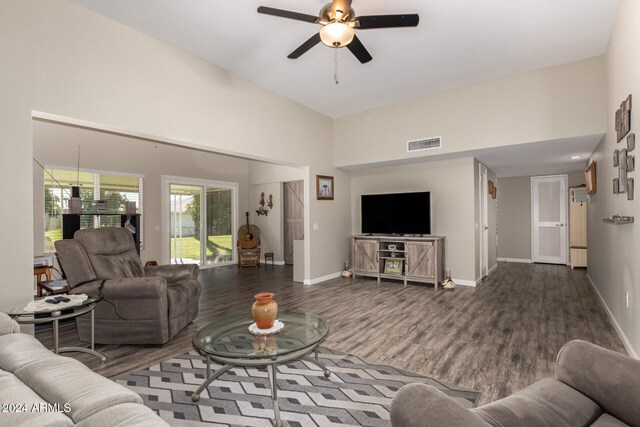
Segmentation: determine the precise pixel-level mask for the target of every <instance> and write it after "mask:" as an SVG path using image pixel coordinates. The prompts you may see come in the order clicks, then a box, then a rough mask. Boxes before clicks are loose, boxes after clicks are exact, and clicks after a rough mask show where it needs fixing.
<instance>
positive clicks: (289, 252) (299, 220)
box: [282, 180, 304, 264]
mask: <svg viewBox="0 0 640 427" xmlns="http://www.w3.org/2000/svg"><path fill="white" fill-rule="evenodd" d="M282 199H283V211H284V215H283V222H284V232H283V234H284V236H283V240H284V263H285V264H293V242H294V240H304V181H302V180H301V181H289V182H285V183H284V184H283V189H282Z"/></svg>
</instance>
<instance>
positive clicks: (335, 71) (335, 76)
mask: <svg viewBox="0 0 640 427" xmlns="http://www.w3.org/2000/svg"><path fill="white" fill-rule="evenodd" d="M333 81H335V82H336V84H339V83H340V81H339V80H338V49H337V48H335V47H334V48H333Z"/></svg>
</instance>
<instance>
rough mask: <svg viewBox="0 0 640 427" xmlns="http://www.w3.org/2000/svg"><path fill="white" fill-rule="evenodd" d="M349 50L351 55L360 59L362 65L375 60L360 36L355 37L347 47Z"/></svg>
mask: <svg viewBox="0 0 640 427" xmlns="http://www.w3.org/2000/svg"><path fill="white" fill-rule="evenodd" d="M347 49H349V50H350V51H351V53H353V55H354V56H355V57H356V58H358V61H360V63H362V64H366V63H367V62H369V61H371V60H372V59H373V57H372V56H371V54H369V51H367V48H366V47H364V45H363V44H362V42H361V41H360V39H359V38H358V36H353V40H352V41H351V43H349V44H348V45H347Z"/></svg>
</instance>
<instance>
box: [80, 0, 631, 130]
mask: <svg viewBox="0 0 640 427" xmlns="http://www.w3.org/2000/svg"><path fill="white" fill-rule="evenodd" d="M72 1H74V2H75V3H78V4H80V5H83V6H85V7H87V8H90V9H93V10H94V11H96V12H98V13H100V14H103V15H105V16H107V17H109V18H112V19H114V20H116V21H119V22H121V23H123V24H125V25H128V26H130V27H132V28H134V29H137V30H139V31H141V32H143V33H146V34H148V35H150V36H152V37H154V38H156V39H159V40H161V41H163V42H166V43H168V44H170V45H173V46H175V47H177V48H179V49H181V50H184V51H186V52H188V53H191V54H193V55H195V56H197V57H199V58H201V59H203V60H205V61H208V62H210V63H211V64H214V65H216V66H218V67H221V68H223V69H226V70H228V71H230V72H232V73H234V74H237V75H240V76H242V77H244V78H246V79H247V80H249V81H252V82H255V83H256V84H258V85H260V86H262V87H264V88H266V89H268V90H271V91H273V92H275V93H278V94H280V95H283V96H285V97H287V98H290V99H292V100H294V101H296V102H298V103H300V104H302V105H305V106H307V107H309V108H311V109H314V110H316V111H318V112H321V113H323V114H326V115H328V116H330V117H343V116H345V115H349V114H352V113H356V112H360V111H365V110H369V109H372V108H376V107H381V106H385V105H390V104H393V103H397V102H400V101H403V100H409V99H414V98H417V97H423V96H428V95H432V94H435V93H441V92H444V91H448V90H452V89H457V88H461V87H465V86H470V85H473V84H477V83H482V82H486V81H491V80H496V79H500V78H504V77H509V76H512V75H516V74H520V73H524V72H527V71H533V70H537V69H541V68H546V67H550V66H553V65H558V64H562V63H568V62H573V61H577V60H580V59H585V58H589V57H594V56H599V55H602V54H604V53H605V52H606V49H607V44H608V41H609V37H610V35H611V31H612V28H613V25H614V21H615V16H616V12H617V9H618V6H619V4H620V0H562V1H558V0H482V1H479V0H397V1H393V2H391V1H383V0H366V1H365V0H354V1H353V4H352V7H353V9H354V10H355V12H356V14H357V15H377V14H399V13H418V14H419V15H420V24H419V25H418V27H416V28H393V29H376V30H358V31H357V35H358V37H359V38H360V40H361V41H362V42H363V44H364V45H365V46H366V47H367V49H368V50H369V52H370V53H371V55H372V56H373V60H372V61H371V62H369V63H367V64H364V65H363V64H360V63H359V62H358V61H357V60H356V59H355V58H354V57H353V55H351V53H350V52H349V51H348V50H347V49H338V68H337V73H338V77H339V81H340V83H339V84H335V83H334V79H333V74H334V52H333V51H334V49H331V48H328V47H326V46H324V45H322V44H319V45H317V46H315V47H313V48H312V49H311V50H310V51H308V52H307V53H306V54H304V55H303V56H302V57H300V58H299V59H296V60H292V59H288V58H287V55H288V54H289V53H291V52H292V51H293V50H294V49H296V48H297V47H298V46H299V45H300V44H302V43H303V42H304V41H305V40H307V39H308V38H309V37H310V36H312V35H313V34H314V33H316V32H318V30H319V28H320V27H319V26H318V25H316V24H311V23H306V22H300V21H294V20H289V19H283V18H277V17H272V16H267V15H262V14H258V13H257V12H256V9H257V8H258V6H261V5H264V6H271V7H276V8H280V9H289V10H293V11H297V12H302V13H305V14H310V15H317V14H318V12H319V11H320V9H321V8H322V6H323V5H324V4H325V3H327V2H328V0H241V1H212V0H72Z"/></svg>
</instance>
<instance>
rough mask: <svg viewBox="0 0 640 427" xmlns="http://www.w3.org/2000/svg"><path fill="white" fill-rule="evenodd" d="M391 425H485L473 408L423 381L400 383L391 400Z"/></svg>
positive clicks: (412, 426) (435, 426)
mask: <svg viewBox="0 0 640 427" xmlns="http://www.w3.org/2000/svg"><path fill="white" fill-rule="evenodd" d="M391 425H392V426H393V427H423V426H427V425H428V426H430V427H449V426H468V427H476V426H477V427H486V426H488V424H487V423H486V422H484V420H483V419H482V418H481V417H480V416H479V415H478V414H475V413H474V412H472V411H470V410H468V409H467V408H465V407H464V406H462V405H460V404H459V403H458V402H456V401H455V400H453V399H451V398H450V397H449V396H447V395H446V394H444V393H443V392H441V391H440V390H438V389H437V388H435V387H431V386H429V385H426V384H422V383H413V384H407V385H405V386H403V387H402V388H401V389H400V390H398V393H396V396H395V397H394V398H393V402H392V403H391Z"/></svg>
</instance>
